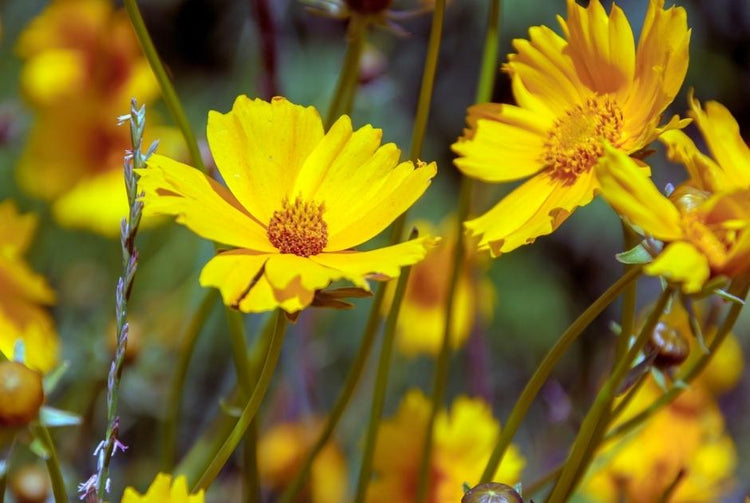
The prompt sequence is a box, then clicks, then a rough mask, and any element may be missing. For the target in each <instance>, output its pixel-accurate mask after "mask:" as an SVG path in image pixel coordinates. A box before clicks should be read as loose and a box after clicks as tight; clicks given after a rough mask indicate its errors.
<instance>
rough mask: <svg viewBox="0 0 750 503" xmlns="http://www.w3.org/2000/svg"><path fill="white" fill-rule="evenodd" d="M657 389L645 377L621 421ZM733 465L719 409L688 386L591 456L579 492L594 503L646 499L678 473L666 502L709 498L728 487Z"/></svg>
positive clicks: (695, 502)
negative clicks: (637, 426) (633, 429)
mask: <svg viewBox="0 0 750 503" xmlns="http://www.w3.org/2000/svg"><path fill="white" fill-rule="evenodd" d="M661 393H662V391H661V389H660V388H659V387H658V386H657V385H656V383H655V382H653V380H649V381H647V382H646V384H645V385H644V386H643V387H642V388H641V390H639V392H638V393H637V394H636V396H635V397H634V398H633V400H632V402H631V403H630V404H628V406H627V407H626V410H625V411H624V412H623V415H622V418H621V421H625V420H627V419H628V418H630V417H633V416H634V415H635V414H637V413H639V412H641V411H642V410H644V409H645V408H646V407H647V406H648V405H650V404H651V403H653V401H654V400H656V399H657V398H658V397H659V396H660V394H661ZM736 464H737V452H736V450H735V447H734V443H733V442H732V439H731V438H730V437H729V436H728V435H727V434H726V433H725V432H724V420H723V417H722V415H721V412H720V411H719V409H718V407H717V406H716V403H715V402H714V401H713V399H712V398H711V396H710V395H709V394H707V393H706V391H705V390H703V389H701V388H700V387H695V386H693V387H691V388H689V389H688V390H686V391H685V392H684V393H683V394H682V395H681V396H680V397H679V398H678V399H677V400H675V401H674V402H673V403H672V404H671V405H669V406H668V407H666V408H664V409H662V410H661V411H660V412H658V413H657V414H655V415H654V416H653V417H652V418H650V419H649V420H648V422H647V423H645V425H644V426H643V427H642V428H641V429H639V430H637V431H636V432H635V433H633V434H631V435H629V436H627V437H625V438H623V439H622V440H620V441H615V442H614V443H612V444H610V445H608V446H607V447H606V448H605V449H604V450H603V452H602V453H601V454H600V455H599V456H598V457H597V459H595V460H594V463H593V465H592V469H591V472H590V476H589V478H588V480H587V481H586V482H585V483H584V485H583V488H582V491H583V493H584V494H586V495H587V496H589V497H590V498H591V499H592V500H593V501H598V502H605V501H607V502H609V501H611V502H613V503H614V502H627V503H651V502H653V501H659V500H660V499H659V498H660V497H661V495H662V494H663V493H664V491H665V490H666V489H667V488H668V487H669V485H670V484H671V483H673V482H674V481H675V480H676V479H677V477H678V475H679V474H680V472H684V473H683V476H682V478H681V480H680V481H679V482H678V484H677V486H676V488H675V492H674V493H673V494H672V497H671V498H670V499H669V501H670V502H672V503H680V502H683V503H688V502H689V503H702V502H705V503H709V502H714V501H719V500H720V499H721V496H722V494H724V493H725V492H726V491H727V490H728V489H730V487H731V477H732V474H733V473H734V469H735V467H736Z"/></svg>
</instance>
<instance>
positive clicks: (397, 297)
mask: <svg viewBox="0 0 750 503" xmlns="http://www.w3.org/2000/svg"><path fill="white" fill-rule="evenodd" d="M410 271H411V267H405V268H404V270H403V271H402V272H401V276H400V277H399V278H398V283H397V285H396V292H395V294H394V295H393V304H391V310H390V311H389V312H388V317H387V318H386V321H385V329H384V334H383V345H382V346H381V348H380V357H379V359H378V371H377V376H376V378H375V389H374V390H373V396H372V408H371V409H370V421H369V424H368V427H367V436H366V439H365V448H364V450H363V452H362V465H361V467H360V471H359V480H358V482H357V492H356V496H355V498H354V501H355V503H362V502H363V501H364V500H365V494H366V493H367V487H368V485H369V483H370V477H371V475H372V462H373V455H374V454H375V445H376V443H377V437H378V428H379V426H380V419H381V417H382V415H383V406H384V405H385V395H386V391H387V389H388V371H389V370H390V362H391V353H392V352H393V340H394V339H395V335H396V324H397V323H398V315H399V312H400V311H401V300H402V299H403V298H404V294H405V293H406V283H407V281H408V280H409V272H410Z"/></svg>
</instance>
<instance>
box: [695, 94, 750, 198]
mask: <svg viewBox="0 0 750 503" xmlns="http://www.w3.org/2000/svg"><path fill="white" fill-rule="evenodd" d="M690 108H691V113H690V115H691V117H693V118H694V119H695V123H696V125H697V126H698V128H699V129H700V130H701V133H703V138H705V140H706V143H707V144H708V148H709V149H710V150H711V153H712V154H713V156H714V158H715V159H716V161H717V162H718V164H719V166H720V167H721V170H722V172H723V174H724V177H725V178H726V181H725V183H724V184H723V185H724V187H722V188H723V189H725V190H727V189H733V188H734V189H736V188H747V187H750V148H748V146H747V143H745V140H743V139H742V136H740V128H739V125H738V124H737V120H736V119H735V118H734V117H733V116H732V114H731V112H729V110H727V109H726V107H724V105H722V104H721V103H718V102H716V101H709V102H707V103H706V109H705V111H704V110H702V109H701V106H700V103H699V102H698V100H694V99H691V100H690Z"/></svg>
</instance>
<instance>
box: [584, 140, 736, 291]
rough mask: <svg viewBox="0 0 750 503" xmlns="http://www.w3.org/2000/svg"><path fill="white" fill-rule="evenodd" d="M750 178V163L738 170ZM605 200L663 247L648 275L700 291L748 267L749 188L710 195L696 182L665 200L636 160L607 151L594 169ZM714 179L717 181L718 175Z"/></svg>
mask: <svg viewBox="0 0 750 503" xmlns="http://www.w3.org/2000/svg"><path fill="white" fill-rule="evenodd" d="M735 166H736V169H737V170H738V171H739V170H742V169H743V168H744V169H745V171H747V172H748V173H750V164H745V165H744V166H743V165H739V166H737V165H735ZM596 172H597V176H598V177H599V181H600V184H601V192H602V195H603V196H604V198H605V199H606V200H607V201H608V202H609V203H610V204H611V205H612V207H614V208H615V210H616V211H617V212H618V213H620V215H622V216H623V217H625V218H627V219H628V220H629V221H630V222H631V223H632V224H634V225H636V226H638V227H639V228H640V229H641V230H642V232H643V233H645V234H646V235H647V236H651V237H653V238H656V239H659V240H661V241H663V242H664V248H663V249H662V250H661V251H660V252H659V254H658V255H657V256H656V258H655V259H654V260H653V262H651V263H649V264H647V265H646V266H645V268H644V271H645V272H646V273H647V274H650V275H653V276H663V277H664V278H666V279H667V280H669V281H672V282H674V283H679V284H680V285H681V288H682V290H683V291H684V292H685V293H696V292H699V291H700V290H701V289H702V288H703V286H704V284H705V283H706V282H707V281H708V280H709V279H710V278H713V277H716V276H726V277H728V278H732V277H734V276H737V275H739V274H742V273H744V272H746V271H747V270H748V268H749V266H750V188H738V189H735V190H726V191H723V192H717V193H715V194H711V193H710V192H706V191H703V190H701V189H696V188H694V187H693V186H692V183H693V180H690V181H688V182H686V183H685V184H683V185H681V186H679V187H677V188H676V189H675V190H674V191H673V192H672V194H671V195H670V197H669V198H667V197H665V196H663V195H662V194H661V193H660V192H659V190H658V189H657V188H656V186H655V185H654V184H653V182H652V181H651V180H650V179H649V178H648V176H647V175H646V174H645V173H643V171H642V170H641V169H640V167H639V166H638V165H637V164H636V163H635V161H633V159H631V158H629V157H627V156H625V155H624V154H622V153H621V152H619V151H617V150H615V149H614V148H611V147H607V151H606V153H605V156H604V161H603V162H601V163H599V164H598V165H597V167H596ZM711 176H712V177H717V176H718V172H715V173H714V174H713V175H711Z"/></svg>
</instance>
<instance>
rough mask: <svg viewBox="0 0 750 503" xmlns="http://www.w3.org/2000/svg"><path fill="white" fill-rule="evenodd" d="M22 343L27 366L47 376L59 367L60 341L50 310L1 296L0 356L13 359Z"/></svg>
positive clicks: (0, 285) (18, 299)
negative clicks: (19, 344)
mask: <svg viewBox="0 0 750 503" xmlns="http://www.w3.org/2000/svg"><path fill="white" fill-rule="evenodd" d="M2 288H4V285H2V284H0V289H2ZM5 293H8V292H5ZM19 340H21V341H23V346H24V363H25V364H26V365H27V366H28V367H30V368H33V369H36V370H39V371H40V372H42V373H46V372H49V371H50V370H52V369H53V368H54V366H55V365H57V363H58V357H59V353H60V342H59V338H58V336H57V332H56V331H55V327H54V323H53V320H52V317H51V316H50V315H49V313H48V312H47V310H46V309H44V308H42V307H40V306H38V305H36V304H33V303H30V302H28V301H25V300H22V299H20V298H18V297H15V298H13V297H9V296H5V295H4V294H3V293H0V353H2V354H3V355H5V358H8V359H12V358H13V357H14V353H15V348H16V343H17V342H18V341H19Z"/></svg>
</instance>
